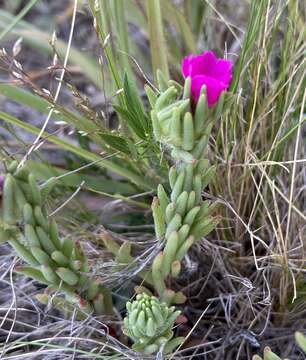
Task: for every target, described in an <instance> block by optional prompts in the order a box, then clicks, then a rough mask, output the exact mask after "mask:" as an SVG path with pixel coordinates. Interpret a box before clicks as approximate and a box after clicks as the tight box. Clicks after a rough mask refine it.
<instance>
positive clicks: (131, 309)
mask: <svg viewBox="0 0 306 360" xmlns="http://www.w3.org/2000/svg"><path fill="white" fill-rule="evenodd" d="M126 308H127V316H126V318H125V319H124V330H123V331H124V333H125V334H126V335H127V336H129V337H130V338H131V339H132V340H133V341H134V345H133V349H134V350H136V351H139V352H142V353H144V354H152V353H156V352H158V351H159V350H161V351H162V352H163V353H164V354H167V353H170V352H172V350H173V349H174V348H175V347H177V346H179V345H180V344H181V343H182V341H183V338H181V337H176V338H173V331H172V328H173V325H174V322H175V320H176V318H177V317H178V316H179V314H180V311H179V310H175V307H174V306H172V307H168V305H167V304H166V303H163V302H160V301H159V300H158V299H157V298H156V297H154V296H150V295H147V294H146V293H142V294H138V295H137V296H136V300H134V301H133V302H128V303H127V304H126Z"/></svg>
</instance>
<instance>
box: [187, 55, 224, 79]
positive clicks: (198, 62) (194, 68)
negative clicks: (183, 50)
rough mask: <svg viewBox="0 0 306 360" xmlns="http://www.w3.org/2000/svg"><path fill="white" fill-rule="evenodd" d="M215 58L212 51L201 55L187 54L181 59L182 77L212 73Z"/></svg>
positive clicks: (215, 61)
mask: <svg viewBox="0 0 306 360" xmlns="http://www.w3.org/2000/svg"><path fill="white" fill-rule="evenodd" d="M216 63H217V59H216V57H215V54H214V53H213V52H212V51H206V52H204V53H203V54H201V55H189V56H187V57H185V58H184V59H183V64H182V72H183V75H184V77H185V78H186V77H187V76H195V75H213V70H214V68H215V66H216Z"/></svg>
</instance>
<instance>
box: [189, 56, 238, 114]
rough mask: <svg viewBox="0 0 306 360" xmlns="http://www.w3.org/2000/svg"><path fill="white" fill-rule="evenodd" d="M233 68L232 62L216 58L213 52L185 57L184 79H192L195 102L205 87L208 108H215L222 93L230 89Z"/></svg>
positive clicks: (192, 92)
mask: <svg viewBox="0 0 306 360" xmlns="http://www.w3.org/2000/svg"><path fill="white" fill-rule="evenodd" d="M232 68H233V64H232V62H231V61H229V60H224V59H218V58H216V56H215V54H214V53H213V52H212V51H206V52H204V53H203V54H201V55H189V56H187V57H185V58H184V59H183V62H182V73H183V76H184V78H187V77H188V76H190V77H191V95H192V98H193V100H194V101H196V102H197V101H198V99H199V97H200V94H201V89H202V86H203V85H205V86H206V94H207V102H208V107H212V106H214V105H215V104H216V102H217V101H218V100H219V97H220V95H221V93H222V92H223V91H226V90H227V89H228V88H229V85H230V82H231V80H232Z"/></svg>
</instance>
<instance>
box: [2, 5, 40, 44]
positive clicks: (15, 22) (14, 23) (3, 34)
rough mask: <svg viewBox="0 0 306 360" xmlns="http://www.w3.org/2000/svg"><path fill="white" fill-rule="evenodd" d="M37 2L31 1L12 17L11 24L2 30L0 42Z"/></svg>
mask: <svg viewBox="0 0 306 360" xmlns="http://www.w3.org/2000/svg"><path fill="white" fill-rule="evenodd" d="M38 1H39V0H31V1H30V2H29V3H28V4H27V5H26V6H25V7H24V8H23V9H22V10H21V11H20V13H19V14H18V15H16V16H14V18H13V20H12V22H11V23H10V24H9V25H8V26H7V27H6V28H5V29H3V30H2V32H1V33H0V40H1V39H2V38H4V36H5V35H6V34H8V33H9V32H10V31H11V30H12V29H13V28H14V27H15V26H16V25H17V24H18V22H19V21H20V20H21V19H22V18H23V17H24V16H25V15H26V14H27V13H28V12H29V11H30V10H31V9H32V7H33V6H35V4H36V3H37V2H38Z"/></svg>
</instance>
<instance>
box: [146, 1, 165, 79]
mask: <svg viewBox="0 0 306 360" xmlns="http://www.w3.org/2000/svg"><path fill="white" fill-rule="evenodd" d="M147 14H148V20H149V31H150V47H151V59H152V68H153V76H154V79H155V80H156V71H157V70H158V69H159V70H161V71H162V73H163V74H164V75H165V76H166V78H167V79H169V68H168V60H167V47H166V42H165V37H164V31H163V20H162V14H161V8H160V0H147Z"/></svg>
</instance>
